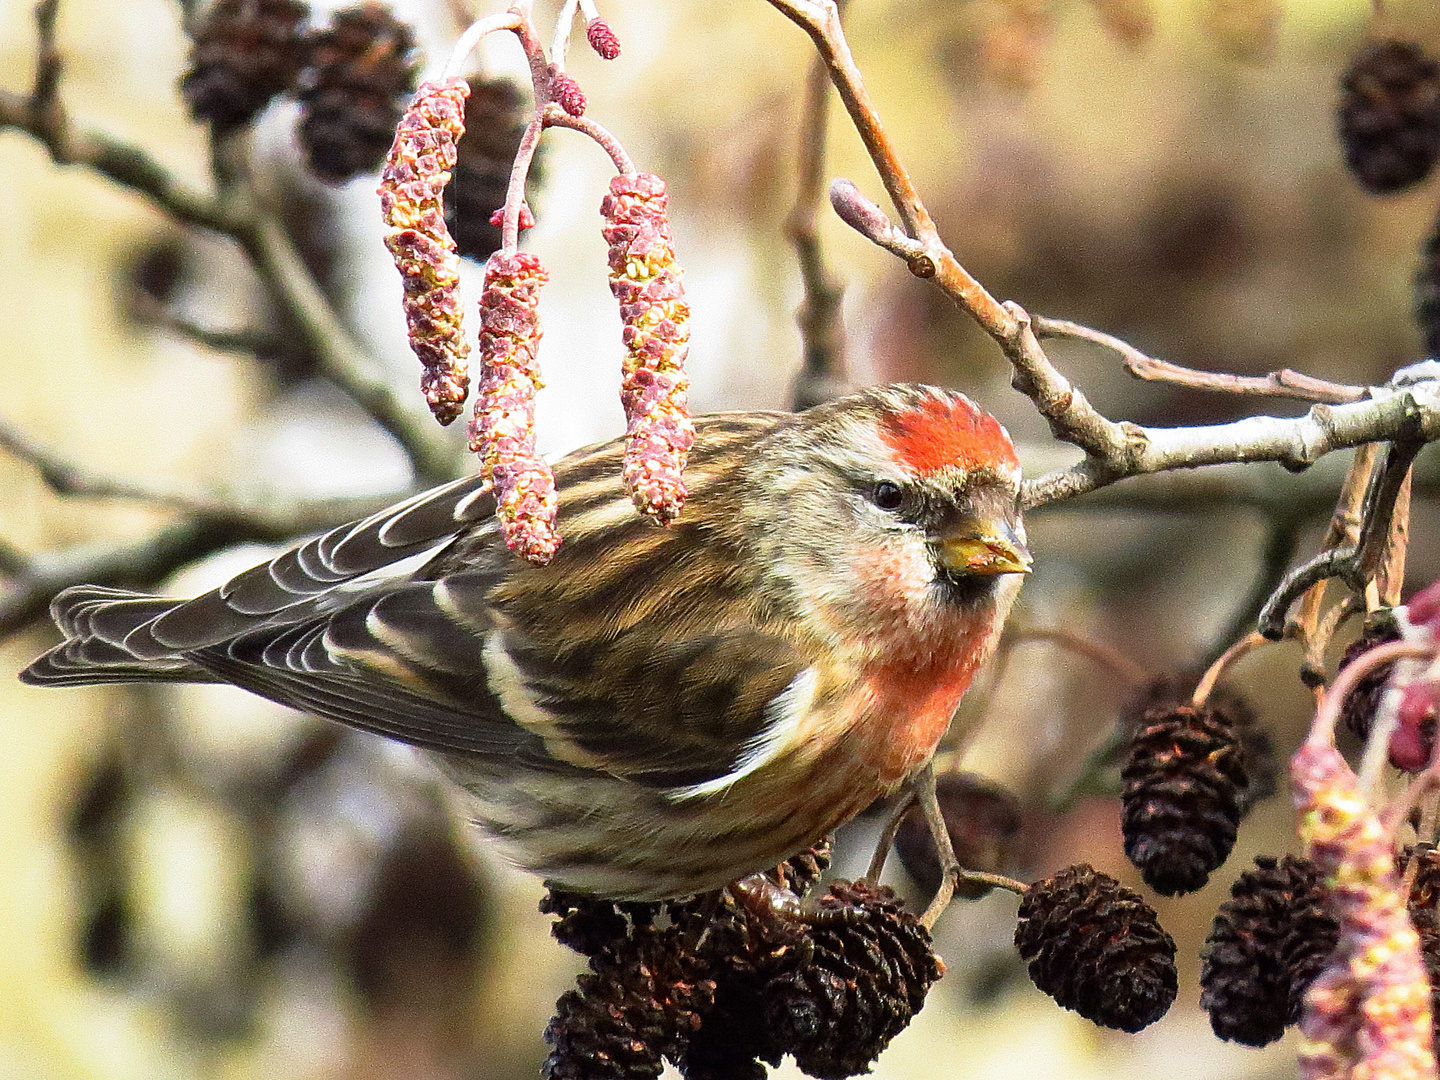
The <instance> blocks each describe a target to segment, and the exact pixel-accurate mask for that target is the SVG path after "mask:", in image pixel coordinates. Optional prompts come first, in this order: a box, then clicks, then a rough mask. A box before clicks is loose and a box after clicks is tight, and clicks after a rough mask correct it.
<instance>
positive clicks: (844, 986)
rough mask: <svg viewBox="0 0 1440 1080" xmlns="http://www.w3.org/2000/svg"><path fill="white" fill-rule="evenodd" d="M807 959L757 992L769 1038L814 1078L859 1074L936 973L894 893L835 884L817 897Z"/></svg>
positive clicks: (925, 942) (920, 932) (922, 936)
mask: <svg viewBox="0 0 1440 1080" xmlns="http://www.w3.org/2000/svg"><path fill="white" fill-rule="evenodd" d="M810 936H811V941H812V943H813V947H814V953H813V956H812V958H811V960H810V962H809V963H807V964H805V965H803V966H801V967H799V968H797V969H796V970H794V971H791V972H787V973H785V974H783V975H781V976H779V977H778V978H776V979H773V980H772V981H771V982H770V984H769V986H768V987H767V988H766V991H765V995H764V996H765V1003H766V1015H767V1020H768V1023H769V1027H770V1029H771V1032H772V1035H773V1037H774V1039H775V1041H776V1042H777V1043H778V1044H779V1045H781V1046H783V1047H784V1048H785V1050H786V1051H788V1052H789V1053H791V1054H793V1055H794V1056H795V1064H796V1065H798V1066H799V1067H800V1070H801V1071H802V1072H804V1073H805V1074H806V1075H807V1076H813V1077H817V1078H818V1080H843V1078H844V1077H848V1076H854V1075H856V1074H858V1073H863V1072H868V1071H869V1069H870V1065H871V1063H872V1062H874V1060H875V1059H876V1058H877V1057H879V1056H880V1053H881V1051H883V1050H884V1049H885V1047H887V1046H888V1045H890V1040H891V1039H893V1038H894V1037H895V1036H896V1035H898V1034H899V1033H900V1032H901V1031H903V1030H905V1027H906V1026H907V1025H908V1024H909V1023H910V1020H911V1018H912V1017H913V1016H914V1015H915V1014H916V1013H917V1012H919V1011H920V1009H921V1008H922V1007H923V1006H924V1004H925V995H926V994H927V993H928V992H929V990H930V987H931V986H932V985H934V983H935V982H936V981H937V980H938V979H939V978H940V976H941V974H942V973H943V971H944V968H943V966H942V965H941V963H940V960H939V958H938V957H937V956H936V955H935V953H934V952H933V950H932V949H931V947H930V933H929V931H928V930H926V929H925V928H924V927H923V926H921V925H920V921H919V920H918V919H917V918H915V916H913V915H911V914H910V913H909V912H907V911H904V910H903V904H902V901H901V900H900V899H899V898H898V897H896V895H895V892H894V890H893V889H890V888H888V887H886V886H884V885H880V886H873V887H872V886H869V885H866V884H865V883H864V882H860V881H856V882H835V883H833V884H832V885H831V886H830V890H829V893H828V894H827V895H826V896H825V897H823V898H822V899H821V900H820V914H819V915H818V916H816V917H815V920H814V923H813V926H812V929H811V934H810Z"/></svg>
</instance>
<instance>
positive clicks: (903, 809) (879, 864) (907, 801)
mask: <svg viewBox="0 0 1440 1080" xmlns="http://www.w3.org/2000/svg"><path fill="white" fill-rule="evenodd" d="M914 805H915V793H914V792H913V791H906V792H904V793H902V794H901V796H900V801H899V802H897V803H896V804H895V806H894V807H893V808H892V809H891V811H890V816H889V817H888V818H886V819H885V827H884V828H883V829H881V830H880V838H879V839H878V840H877V841H876V842H875V853H874V854H873V855H871V856H870V868H869V869H868V870H866V871H865V883H866V884H867V885H874V884H876V883H878V882H879V880H880V874H881V872H882V871H884V869H885V859H886V858H887V857H888V856H889V854H890V849H891V848H892V847H894V846H895V836H896V834H897V833H898V832H899V831H900V823H901V822H902V821H904V820H905V815H906V814H908V813H909V812H910V807H912V806H914Z"/></svg>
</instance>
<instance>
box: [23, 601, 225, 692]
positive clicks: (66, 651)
mask: <svg viewBox="0 0 1440 1080" xmlns="http://www.w3.org/2000/svg"><path fill="white" fill-rule="evenodd" d="M181 603H184V601H182V600H170V599H166V598H165V597H163V596H150V595H148V594H146V593H137V592H129V591H128V590H125V589H109V588H105V587H104V586H101V585H77V586H75V587H73V588H69V589H66V590H65V591H64V592H62V593H60V594H59V595H58V596H56V597H55V599H54V600H53V601H51V603H50V614H51V616H52V617H53V618H54V620H55V625H57V626H58V627H60V631H61V633H63V634H64V635H65V640H64V641H63V642H61V643H60V644H59V645H56V646H55V647H54V648H53V649H51V650H50V651H49V652H47V653H45V655H44V656H41V657H40V658H39V659H37V660H36V661H35V662H34V663H33V664H31V665H30V666H29V667H27V668H26V669H25V670H24V671H22V672H21V673H20V681H21V682H25V683H30V684H31V685H32V686H85V685H89V684H92V683H121V682H214V681H215V677H214V676H213V675H211V674H210V673H209V672H207V671H205V669H204V668H201V667H199V666H198V665H196V664H194V663H192V662H191V661H190V660H188V659H187V658H186V657H185V656H184V655H182V654H180V653H174V654H171V655H168V656H153V655H150V656H144V657H141V656H137V655H136V654H135V653H134V652H132V651H131V650H130V649H128V648H126V645H125V642H126V639H127V638H128V637H129V636H130V635H131V634H132V633H133V632H134V631H136V630H139V629H141V628H142V627H144V626H146V625H147V624H148V623H150V621H151V620H153V619H154V618H156V617H157V616H159V615H163V614H165V613H166V612H167V611H170V610H171V609H172V608H174V607H175V606H177V605H178V604H181Z"/></svg>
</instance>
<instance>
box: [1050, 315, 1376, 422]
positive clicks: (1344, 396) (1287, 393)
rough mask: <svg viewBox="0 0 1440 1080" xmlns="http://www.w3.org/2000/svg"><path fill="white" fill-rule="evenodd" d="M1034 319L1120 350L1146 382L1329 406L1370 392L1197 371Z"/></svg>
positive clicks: (1283, 372)
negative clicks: (1313, 402)
mask: <svg viewBox="0 0 1440 1080" xmlns="http://www.w3.org/2000/svg"><path fill="white" fill-rule="evenodd" d="M1033 322H1034V325H1035V333H1036V334H1038V335H1039V336H1040V337H1041V338H1075V339H1077V340H1080V341H1088V342H1090V343H1092V344H1094V345H1100V346H1103V347H1104V348H1107V349H1110V350H1112V351H1113V352H1116V353H1119V355H1120V359H1121V361H1122V362H1123V363H1124V364H1125V370H1126V371H1128V372H1129V373H1130V374H1131V375H1133V376H1134V377H1135V378H1137V379H1143V380H1145V381H1147V382H1165V383H1173V384H1175V385H1177V386H1186V387H1190V388H1192V389H1195V390H1213V391H1217V392H1219V393H1225V394H1252V395H1258V396H1262V397H1287V398H1297V399H1299V400H1301V401H1321V402H1325V403H1326V404H1329V405H1340V404H1343V403H1345V402H1347V401H1360V400H1361V399H1362V398H1364V397H1365V396H1366V395H1367V394H1369V390H1367V389H1366V388H1365V387H1363V386H1346V385H1344V384H1343V383H1334V382H1329V381H1328V380H1326V379H1316V378H1314V377H1312V376H1310V375H1302V374H1301V373H1300V372H1298V371H1292V370H1291V369H1289V368H1282V369H1280V370H1279V371H1272V372H1270V373H1269V374H1267V375H1227V374H1223V373H1221V372H1213V371H1196V370H1195V369H1194V368H1187V367H1181V366H1180V365H1179V364H1172V363H1170V362H1169V361H1168V360H1157V359H1156V358H1155V357H1153V356H1147V355H1146V354H1145V353H1143V352H1141V351H1140V350H1139V349H1137V348H1135V346H1133V345H1131V344H1130V343H1129V342H1127V341H1122V340H1121V339H1120V338H1118V337H1115V336H1113V335H1111V334H1107V333H1104V332H1103V331H1100V330H1094V329H1091V328H1090V327H1088V326H1082V325H1081V324H1080V323H1075V322H1070V321H1069V320H1067V319H1048V318H1045V317H1043V316H1040V315H1037V316H1035V317H1034V319H1033Z"/></svg>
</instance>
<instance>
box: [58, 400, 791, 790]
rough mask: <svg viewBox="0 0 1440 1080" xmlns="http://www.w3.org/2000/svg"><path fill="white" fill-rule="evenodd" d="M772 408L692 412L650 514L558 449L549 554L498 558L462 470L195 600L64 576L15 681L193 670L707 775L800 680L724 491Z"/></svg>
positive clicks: (600, 760) (477, 741) (579, 755)
mask: <svg viewBox="0 0 1440 1080" xmlns="http://www.w3.org/2000/svg"><path fill="white" fill-rule="evenodd" d="M777 419H778V418H776V417H767V416H761V415H753V414H752V415H748V416H747V415H730V416H716V417H708V418H706V419H705V421H704V423H703V424H702V427H703V428H704V429H705V434H706V436H707V437H706V438H703V439H701V440H700V441H699V442H698V443H697V446H696V449H695V452H694V454H693V455H692V457H691V465H690V468H689V469H688V470H687V472H686V480H687V483H688V484H689V485H690V487H691V496H690V502H689V504H688V505H687V508H686V511H685V514H684V515H683V516H682V518H681V520H680V521H679V522H678V523H676V524H675V525H672V526H670V527H669V528H660V527H657V526H656V525H654V524H653V523H651V522H649V521H648V520H645V519H643V518H641V517H640V516H639V515H638V514H636V513H635V511H634V508H633V507H632V506H631V505H630V501H629V498H628V496H627V495H626V493H625V491H624V489H623V487H622V485H621V479H620V478H621V468H620V459H621V455H622V454H623V443H622V442H618V441H617V442H613V443H610V444H607V445H605V446H602V447H599V448H595V449H592V450H589V451H583V452H581V453H579V454H576V455H572V457H570V458H567V459H566V460H565V461H563V462H561V463H559V464H558V465H557V467H556V474H557V481H558V485H559V489H560V510H561V513H560V529H561V532H562V535H563V536H564V544H563V545H562V547H561V549H560V553H559V555H558V556H557V557H556V559H555V561H554V562H553V563H552V564H551V565H550V566H548V567H543V568H536V567H527V566H526V565H525V564H523V563H521V562H520V561H519V560H517V559H516V558H515V557H514V556H513V555H511V554H510V553H509V552H508V551H506V549H505V545H504V543H503V539H502V538H501V535H500V530H499V528H498V524H497V523H496V522H495V521H494V518H493V512H494V502H493V499H492V498H491V496H490V495H489V494H488V493H487V492H486V491H485V490H484V489H483V486H482V483H481V481H480V480H479V478H477V477H469V478H466V479H464V480H459V481H456V482H455V483H453V484H449V485H446V486H444V487H440V488H437V489H435V490H433V491H430V492H426V493H424V494H422V495H418V496H416V497H414V498H412V499H410V500H407V501H405V502H403V503H400V504H398V505H396V506H393V507H390V508H388V509H386V510H384V511H381V512H380V513H377V514H375V515H373V516H372V517H370V518H367V519H365V520H363V521H360V522H356V523H353V524H350V525H345V526H341V527H340V528H338V529H335V530H332V531H331V532H329V533H327V534H325V535H324V536H321V537H318V538H316V539H314V540H310V541H308V542H307V543H304V544H302V545H300V546H298V547H296V548H293V549H291V550H289V551H287V552H285V553H284V554H282V555H280V556H278V557H277V558H275V559H273V560H271V561H270V562H269V563H265V564H262V565H260V566H257V567H254V568H252V569H250V570H247V571H246V572H244V573H242V574H240V575H239V576H237V577H235V578H233V579H231V580H230V581H229V582H227V583H226V584H225V585H223V586H221V587H220V588H218V589H215V590H213V591H211V592H209V593H206V594H205V595H203V596H200V597H197V598H196V599H194V600H189V601H183V602H175V601H168V600H163V599H158V598H153V597H138V596H128V595H119V594H112V593H110V592H103V593H102V592H101V591H98V590H89V591H86V590H83V589H82V590H76V591H75V592H73V593H71V594H66V595H62V597H60V598H59V599H57V602H56V605H55V613H56V617H57V621H58V622H59V623H60V625H61V627H62V629H64V630H65V631H66V633H67V636H68V637H69V638H70V639H71V640H70V642H69V643H68V644H66V645H62V646H60V647H57V650H52V654H50V656H51V666H52V667H55V668H56V671H55V672H53V673H52V672H51V671H50V670H49V669H48V668H46V669H44V670H41V669H40V668H38V667H37V668H35V669H34V671H35V673H36V674H35V681H61V680H62V679H66V680H70V681H77V680H86V679H89V680H92V681H94V680H105V679H109V678H118V677H131V676H132V673H133V677H135V678H141V677H156V676H157V675H159V677H165V675H164V674H161V673H162V672H166V673H168V672H169V670H170V668H171V667H175V669H176V670H175V672H174V673H173V675H172V677H185V678H194V677H195V673H196V672H197V669H198V671H200V672H204V673H206V674H208V676H209V677H211V678H219V679H222V680H224V681H227V682H231V683H234V684H236V685H238V686H241V687H243V688H245V689H248V690H251V691H253V692H255V693H258V694H261V695H263V696H266V697H269V698H271V699H273V700H277V701H280V702H283V703H285V704H288V705H292V706H295V707H297V708H301V709H305V710H307V711H310V712H314V713H317V714H319V715H321V716H326V717H330V718H332V719H335V720H338V721H340V722H342V723H345V724H349V725H351V726H354V727H357V728H361V729H363V730H367V731H372V732H376V733H379V734H383V735H386V736H389V737H391V738H395V739H400V740H402V741H405V742H409V743H412V744H415V745H418V746H422V747H426V748H429V749H433V750H439V751H443V752H449V753H461V754H479V755H511V756H514V755H516V754H520V755H523V756H524V757H526V758H527V759H528V760H529V761H530V762H531V763H537V764H538V763H541V762H544V763H548V764H549V765H551V766H553V767H555V768H568V767H573V766H577V765H578V766H583V767H586V768H597V769H602V770H605V771H608V772H611V773H613V774H616V775H620V776H624V777H627V778H629V779H632V780H634V781H635V782H637V783H642V784H647V785H651V786H654V787H657V788H662V789H668V790H671V791H680V792H682V793H699V792H702V791H704V790H710V789H711V788H714V787H717V786H724V785H725V784H726V783H728V782H730V781H731V780H733V779H735V778H738V776H740V775H743V774H744V773H746V772H748V771H750V770H752V769H754V768H756V767H758V766H759V765H760V764H762V763H763V762H764V760H766V759H767V757H768V756H769V755H771V754H773V753H775V752H778V750H779V749H780V748H782V747H783V745H784V741H785V736H786V735H788V734H790V733H792V731H793V724H794V720H795V718H796V717H797V716H798V715H800V714H801V713H802V712H803V710H804V708H805V707H806V705H807V704H808V697H807V695H809V694H811V693H813V690H814V686H813V683H814V678H813V675H812V674H811V673H810V671H809V668H808V667H807V664H806V663H805V662H804V661H803V660H802V659H801V657H800V656H799V655H797V653H796V651H795V650H794V649H793V648H792V647H791V646H790V645H789V644H787V643H786V642H785V641H783V640H781V639H780V638H779V637H776V636H774V635H772V634H768V633H766V632H764V630H763V629H762V628H760V627H758V626H756V625H753V624H752V622H751V620H750V617H749V612H748V611H747V610H746V606H745V605H746V603H747V599H746V598H747V596H749V594H750V593H752V592H753V584H752V583H751V582H750V581H749V578H748V569H747V562H753V560H747V557H746V553H745V550H744V545H743V543H742V541H741V538H740V537H739V533H738V526H736V525H735V523H734V520H733V519H734V516H735V515H734V512H733V506H729V505H727V501H728V500H730V499H733V495H734V493H733V489H731V487H730V485H729V481H730V480H732V479H733V476H734V470H735V469H736V468H737V467H738V466H739V465H740V464H741V463H743V461H744V459H745V455H746V454H747V453H749V452H750V450H751V448H752V447H753V436H754V435H755V434H756V433H757V432H758V431H761V430H764V429H766V428H768V427H771V426H773V424H774V423H775V422H776V420H777ZM66 649H69V650H70V651H71V652H75V650H77V649H78V650H80V651H81V652H83V653H84V655H83V656H79V654H77V655H76V656H74V657H72V656H70V655H69V653H65V650H66ZM97 650H98V651H97ZM62 654H63V655H62ZM92 654H93V655H92ZM102 654H103V655H102ZM62 660H63V661H64V662H65V663H64V665H61V661H62ZM82 661H83V662H82ZM62 666H63V668H64V670H60V668H61V667H62ZM201 677H204V676H203V675H202V676H201Z"/></svg>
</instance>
